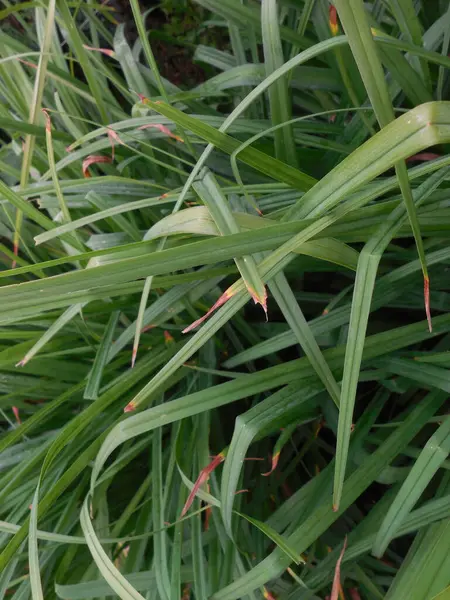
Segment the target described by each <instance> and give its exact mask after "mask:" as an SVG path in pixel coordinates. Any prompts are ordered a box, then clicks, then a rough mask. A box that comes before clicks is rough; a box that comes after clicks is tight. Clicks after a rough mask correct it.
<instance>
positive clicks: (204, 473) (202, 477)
mask: <svg viewBox="0 0 450 600" xmlns="http://www.w3.org/2000/svg"><path fill="white" fill-rule="evenodd" d="M224 460H225V455H224V454H223V452H220V454H218V455H217V456H215V457H214V458H213V460H212V461H211V462H210V463H209V465H207V466H206V467H205V468H204V469H202V470H201V471H200V473H199V476H198V477H197V480H196V481H195V483H194V487H193V488H192V490H191V493H190V494H189V496H188V499H187V500H186V504H185V505H184V506H183V510H182V511H181V517H184V515H185V514H186V513H187V511H188V510H189V509H190V507H191V506H192V503H193V502H194V498H195V496H196V495H197V492H198V490H199V489H200V487H201V486H202V485H203V484H204V483H206V482H207V481H208V479H209V476H210V475H211V473H212V472H213V471H214V469H216V468H217V467H218V466H219V465H220V463H222V462H223V461H224Z"/></svg>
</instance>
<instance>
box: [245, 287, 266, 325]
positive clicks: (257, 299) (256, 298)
mask: <svg viewBox="0 0 450 600" xmlns="http://www.w3.org/2000/svg"><path fill="white" fill-rule="evenodd" d="M247 289H248V292H249V294H250V296H251V297H252V298H253V302H254V303H255V304H261V306H262V308H263V310H264V312H265V313H266V321H268V320H269V317H268V314H267V290H266V288H265V286H264V287H263V292H262V293H261V294H257V293H256V291H255V290H254V289H253V288H251V287H248V288H247Z"/></svg>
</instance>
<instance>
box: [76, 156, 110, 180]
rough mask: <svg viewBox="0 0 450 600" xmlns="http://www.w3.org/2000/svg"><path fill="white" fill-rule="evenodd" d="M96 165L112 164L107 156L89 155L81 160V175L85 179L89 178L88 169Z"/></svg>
mask: <svg viewBox="0 0 450 600" xmlns="http://www.w3.org/2000/svg"><path fill="white" fill-rule="evenodd" d="M97 163H112V158H110V157H109V156H102V155H101V154H98V155H97V154H90V155H89V156H87V157H86V158H85V159H84V160H83V165H82V169H83V175H84V176H85V177H90V176H91V174H90V173H89V167H90V166H91V165H95V164H97Z"/></svg>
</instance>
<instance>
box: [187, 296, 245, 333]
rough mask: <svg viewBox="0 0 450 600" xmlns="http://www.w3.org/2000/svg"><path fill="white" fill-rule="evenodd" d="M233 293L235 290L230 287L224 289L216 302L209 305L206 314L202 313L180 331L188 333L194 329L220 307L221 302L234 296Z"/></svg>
mask: <svg viewBox="0 0 450 600" xmlns="http://www.w3.org/2000/svg"><path fill="white" fill-rule="evenodd" d="M234 294H235V292H234V291H233V290H232V289H231V288H228V289H227V290H225V291H224V293H223V294H222V295H221V296H220V298H219V299H218V300H217V302H215V303H214V304H213V305H212V306H211V308H210V309H209V310H208V312H207V313H206V314H204V315H203V317H200V319H197V320H196V321H194V322H193V323H191V324H190V325H189V327H186V329H183V331H182V333H189V331H192V330H193V329H196V328H197V327H198V326H199V325H201V324H202V323H203V321H205V320H206V319H207V318H208V317H209V316H210V315H212V313H213V312H214V311H215V310H216V309H218V308H219V307H221V306H222V304H225V302H227V301H228V300H229V299H230V298H232V297H233V296H234Z"/></svg>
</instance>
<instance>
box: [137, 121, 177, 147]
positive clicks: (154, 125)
mask: <svg viewBox="0 0 450 600" xmlns="http://www.w3.org/2000/svg"><path fill="white" fill-rule="evenodd" d="M138 129H158V131H160V132H161V133H165V134H166V135H167V136H168V137H170V138H172V139H173V140H176V141H177V142H181V143H184V140H183V138H180V136H179V135H175V134H174V133H172V132H171V131H170V129H169V128H168V127H166V126H165V125H162V124H161V123H147V124H146V125H141V126H140V127H138Z"/></svg>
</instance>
